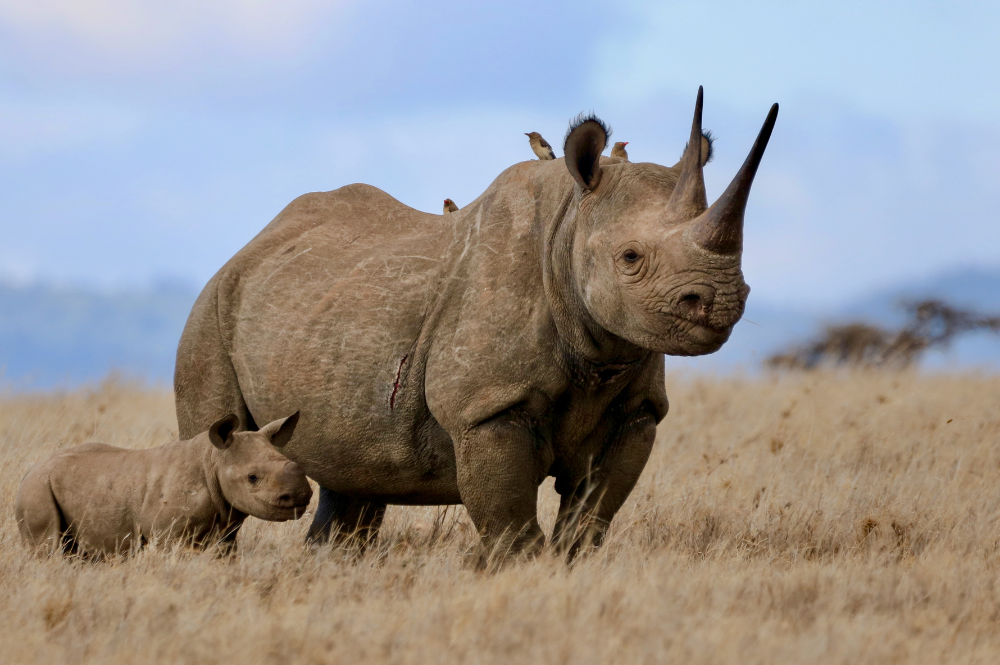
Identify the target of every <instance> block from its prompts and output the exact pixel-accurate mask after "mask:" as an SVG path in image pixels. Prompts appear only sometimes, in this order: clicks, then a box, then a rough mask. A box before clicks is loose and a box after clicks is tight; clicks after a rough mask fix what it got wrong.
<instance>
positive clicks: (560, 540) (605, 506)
mask: <svg viewBox="0 0 1000 665" xmlns="http://www.w3.org/2000/svg"><path fill="white" fill-rule="evenodd" d="M595 436H599V437H603V438H604V441H603V445H601V446H600V447H599V450H600V451H601V453H600V454H599V455H598V457H597V458H596V459H594V460H593V461H592V462H591V463H589V464H582V465H580V467H579V468H576V469H565V470H562V471H561V472H560V473H557V474H556V491H557V492H558V493H559V495H560V497H561V499H560V502H559V517H558V518H557V519H556V525H555V528H554V529H553V533H552V539H553V541H554V542H555V543H556V544H557V546H558V547H559V548H560V549H561V550H564V551H565V552H566V557H567V559H568V560H572V559H573V558H574V557H575V556H576V555H577V554H578V553H579V552H580V550H581V548H583V547H587V546H589V547H600V545H601V544H602V543H603V541H604V536H605V534H606V533H607V530H608V527H609V526H610V525H611V520H612V519H614V516H615V514H616V513H617V512H618V509H619V508H621V507H622V504H624V503H625V500H626V499H627V498H628V496H629V494H631V492H632V488H634V487H635V484H636V482H637V481H638V480H639V476H640V475H641V474H642V470H643V469H644V468H645V467H646V462H647V461H648V460H649V454H650V452H651V451H652V449H653V441H654V440H655V439H656V417H655V416H654V415H653V413H652V411H651V410H649V409H647V408H645V407H644V408H642V409H640V410H639V411H638V412H636V413H633V414H629V415H628V416H626V417H625V418H624V419H623V420H619V421H618V423H617V426H615V424H612V423H610V422H609V423H607V424H606V427H605V428H603V430H602V431H599V432H597V433H595Z"/></svg>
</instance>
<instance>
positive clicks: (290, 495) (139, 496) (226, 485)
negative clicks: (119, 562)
mask: <svg viewBox="0 0 1000 665" xmlns="http://www.w3.org/2000/svg"><path fill="white" fill-rule="evenodd" d="M298 419H299V414H298V412H295V413H294V414H292V415H291V416H289V417H287V418H283V419H281V420H276V421H274V422H272V423H270V424H269V425H267V426H266V427H263V428H262V429H261V430H260V431H257V432H237V431H236V429H237V427H238V425H239V419H238V418H237V417H236V416H235V415H229V416H226V417H225V418H223V419H221V420H219V421H216V422H215V423H214V424H212V426H211V427H209V429H208V431H207V432H202V433H201V434H198V435H197V436H195V437H194V438H192V439H188V440H186V441H175V442H173V443H168V444H166V445H164V446H160V447H158V448H151V449H149V450H126V449H123V448H115V447H114V446H108V445H105V444H103V443H86V444H83V445H81V446H75V447H73V448H70V449H68V450H63V451H60V452H58V453H55V454H54V455H52V456H51V457H49V458H47V459H45V460H43V461H41V462H39V463H38V464H36V465H35V466H34V467H32V468H31V469H30V470H29V471H28V473H27V474H26V475H25V477H24V480H22V481H21V486H20V487H19V488H18V492H17V498H16V499H15V503H14V512H15V516H16V519H17V525H18V528H19V529H20V531H21V537H22V539H23V540H24V542H25V543H26V544H27V545H28V546H29V547H32V548H34V549H36V550H38V551H41V552H42V553H45V552H57V551H61V552H67V553H70V552H71V553H78V554H82V555H88V556H91V555H94V556H101V555H105V554H119V553H124V552H128V551H129V550H130V549H132V548H135V547H141V546H142V545H144V544H145V543H146V541H147V540H149V539H150V538H152V537H156V538H158V539H160V540H164V539H179V538H184V539H189V540H190V542H191V543H192V544H193V545H194V546H196V547H206V546H208V545H211V544H220V545H222V546H223V547H224V548H227V550H229V551H232V549H233V548H234V547H235V543H236V534H237V532H238V531H239V528H240V526H241V525H242V524H243V520H245V519H246V517H247V515H253V516H254V517H258V518H260V519H265V520H270V521H284V520H289V519H298V518H299V517H301V516H302V514H303V513H304V512H305V508H306V506H307V505H308V504H309V500H310V499H311V498H312V489H311V488H310V487H309V483H308V481H307V480H306V476H305V474H304V473H303V471H302V468H301V467H300V466H299V465H298V464H296V463H294V462H291V461H289V460H288V459H287V458H286V457H285V456H284V455H282V454H281V453H280V452H278V451H279V450H280V449H281V448H282V447H284V445H285V444H286V443H288V441H289V440H290V439H291V437H292V432H293V431H294V430H295V425H296V423H297V422H298Z"/></svg>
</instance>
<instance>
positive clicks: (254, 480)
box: [247, 473, 260, 485]
mask: <svg viewBox="0 0 1000 665" xmlns="http://www.w3.org/2000/svg"><path fill="white" fill-rule="evenodd" d="M247 480H249V481H250V484H251V485H256V484H257V483H258V481H260V478H258V477H257V476H256V475H254V474H252V473H251V474H250V475H249V476H247Z"/></svg>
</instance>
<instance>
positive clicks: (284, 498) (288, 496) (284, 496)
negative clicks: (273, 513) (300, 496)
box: [278, 494, 292, 503]
mask: <svg viewBox="0 0 1000 665" xmlns="http://www.w3.org/2000/svg"><path fill="white" fill-rule="evenodd" d="M291 500H292V495H291V494H282V495H281V496H279V497H278V501H280V502H281V503H288V502H289V501H291Z"/></svg>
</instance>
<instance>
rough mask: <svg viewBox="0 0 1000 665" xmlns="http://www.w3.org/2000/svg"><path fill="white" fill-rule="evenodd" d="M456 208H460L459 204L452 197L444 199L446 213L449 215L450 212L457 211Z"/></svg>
mask: <svg viewBox="0 0 1000 665" xmlns="http://www.w3.org/2000/svg"><path fill="white" fill-rule="evenodd" d="M456 210H458V206H457V205H455V202H454V201H452V200H451V199H445V200H444V214H446V215H447V214H448V213H449V212H455V211H456Z"/></svg>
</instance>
